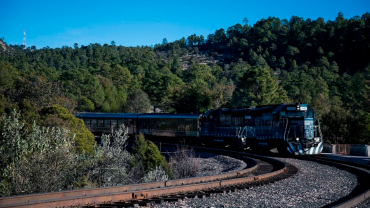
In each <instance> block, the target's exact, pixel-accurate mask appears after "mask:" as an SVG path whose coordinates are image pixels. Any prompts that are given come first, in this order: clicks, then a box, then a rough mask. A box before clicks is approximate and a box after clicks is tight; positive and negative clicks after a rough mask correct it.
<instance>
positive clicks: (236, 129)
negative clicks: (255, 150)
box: [200, 108, 251, 147]
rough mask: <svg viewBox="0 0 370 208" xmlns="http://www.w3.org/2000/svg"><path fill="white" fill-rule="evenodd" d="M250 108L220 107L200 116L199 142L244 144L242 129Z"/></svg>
mask: <svg viewBox="0 0 370 208" xmlns="http://www.w3.org/2000/svg"><path fill="white" fill-rule="evenodd" d="M250 110H251V109H250V108H233V109H231V108H220V109H217V110H209V111H207V112H206V113H205V114H204V115H203V117H202V122H201V123H202V124H201V138H200V139H201V143H203V144H207V145H216V146H220V145H221V146H234V147H235V146H238V147H243V146H245V145H246V144H245V142H246V140H245V138H244V137H241V133H242V130H243V129H244V127H245V126H248V125H249V123H248V121H249V120H248V119H246V117H245V116H246V115H247V114H248V112H249V111H250Z"/></svg>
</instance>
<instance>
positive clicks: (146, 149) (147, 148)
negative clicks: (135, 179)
mask: <svg viewBox="0 0 370 208" xmlns="http://www.w3.org/2000/svg"><path fill="white" fill-rule="evenodd" d="M132 155H133V161H132V163H133V165H134V166H141V167H142V169H143V171H144V172H149V171H152V170H155V169H156V167H158V166H159V167H161V168H162V169H163V170H164V171H165V172H166V174H167V175H168V176H169V177H170V178H172V175H173V174H172V170H171V168H170V166H169V165H168V163H167V161H166V159H165V158H164V157H163V155H161V153H160V152H159V150H158V147H157V146H156V145H155V144H154V143H153V142H151V141H149V140H146V139H145V138H144V135H142V134H139V135H137V136H136V138H135V141H134V146H133V147H132Z"/></svg>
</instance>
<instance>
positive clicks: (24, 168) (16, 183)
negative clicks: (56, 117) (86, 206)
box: [0, 111, 78, 196]
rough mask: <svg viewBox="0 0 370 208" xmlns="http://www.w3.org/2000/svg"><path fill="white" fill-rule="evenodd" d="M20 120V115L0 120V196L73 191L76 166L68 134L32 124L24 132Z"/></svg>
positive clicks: (15, 114)
mask: <svg viewBox="0 0 370 208" xmlns="http://www.w3.org/2000/svg"><path fill="white" fill-rule="evenodd" d="M20 118H21V115H20V113H18V112H17V111H13V112H12V113H11V114H10V115H9V116H8V115H6V114H4V115H3V117H2V120H1V139H0V155H1V161H0V165H1V169H0V175H1V176H2V177H1V179H0V186H1V189H0V195H1V196H9V195H18V194H31V193H39V192H50V191H58V190H62V189H67V188H73V186H72V184H73V181H75V179H76V175H75V173H76V171H75V168H76V166H77V165H78V164H76V162H75V160H74V159H75V155H74V150H73V148H74V142H73V137H71V136H70V133H69V131H68V130H65V129H61V128H58V127H52V128H47V127H40V126H38V125H36V124H35V123H33V125H32V127H31V128H30V130H28V129H27V128H25V124H24V122H22V121H21V120H20ZM61 173H62V174H61Z"/></svg>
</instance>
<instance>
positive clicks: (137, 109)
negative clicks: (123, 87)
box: [125, 89, 150, 113]
mask: <svg viewBox="0 0 370 208" xmlns="http://www.w3.org/2000/svg"><path fill="white" fill-rule="evenodd" d="M125 106H126V107H125V109H126V110H125V112H126V113H147V112H149V109H150V100H149V98H148V95H147V94H146V93H145V92H144V91H142V90H140V89H137V90H135V91H133V92H132V93H131V94H130V95H129V96H128V98H127V102H126V104H125Z"/></svg>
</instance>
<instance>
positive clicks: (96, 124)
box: [75, 112, 139, 136]
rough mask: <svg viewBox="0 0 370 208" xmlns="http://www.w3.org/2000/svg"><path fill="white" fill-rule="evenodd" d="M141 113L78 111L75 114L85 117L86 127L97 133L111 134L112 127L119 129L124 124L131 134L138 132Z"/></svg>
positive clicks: (78, 116)
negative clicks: (137, 125)
mask: <svg viewBox="0 0 370 208" xmlns="http://www.w3.org/2000/svg"><path fill="white" fill-rule="evenodd" d="M138 115H139V114H136V113H88V112H85V113H78V114H76V115H75V116H76V117H77V118H81V119H83V121H84V122H85V125H86V127H87V128H88V129H89V130H90V131H91V132H93V133H94V134H95V135H98V136H100V135H102V134H109V133H111V132H112V129H117V128H118V127H119V126H120V125H122V124H124V125H125V126H126V127H127V129H128V134H129V135H134V134H136V132H137V129H136V120H137V117H138Z"/></svg>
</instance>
